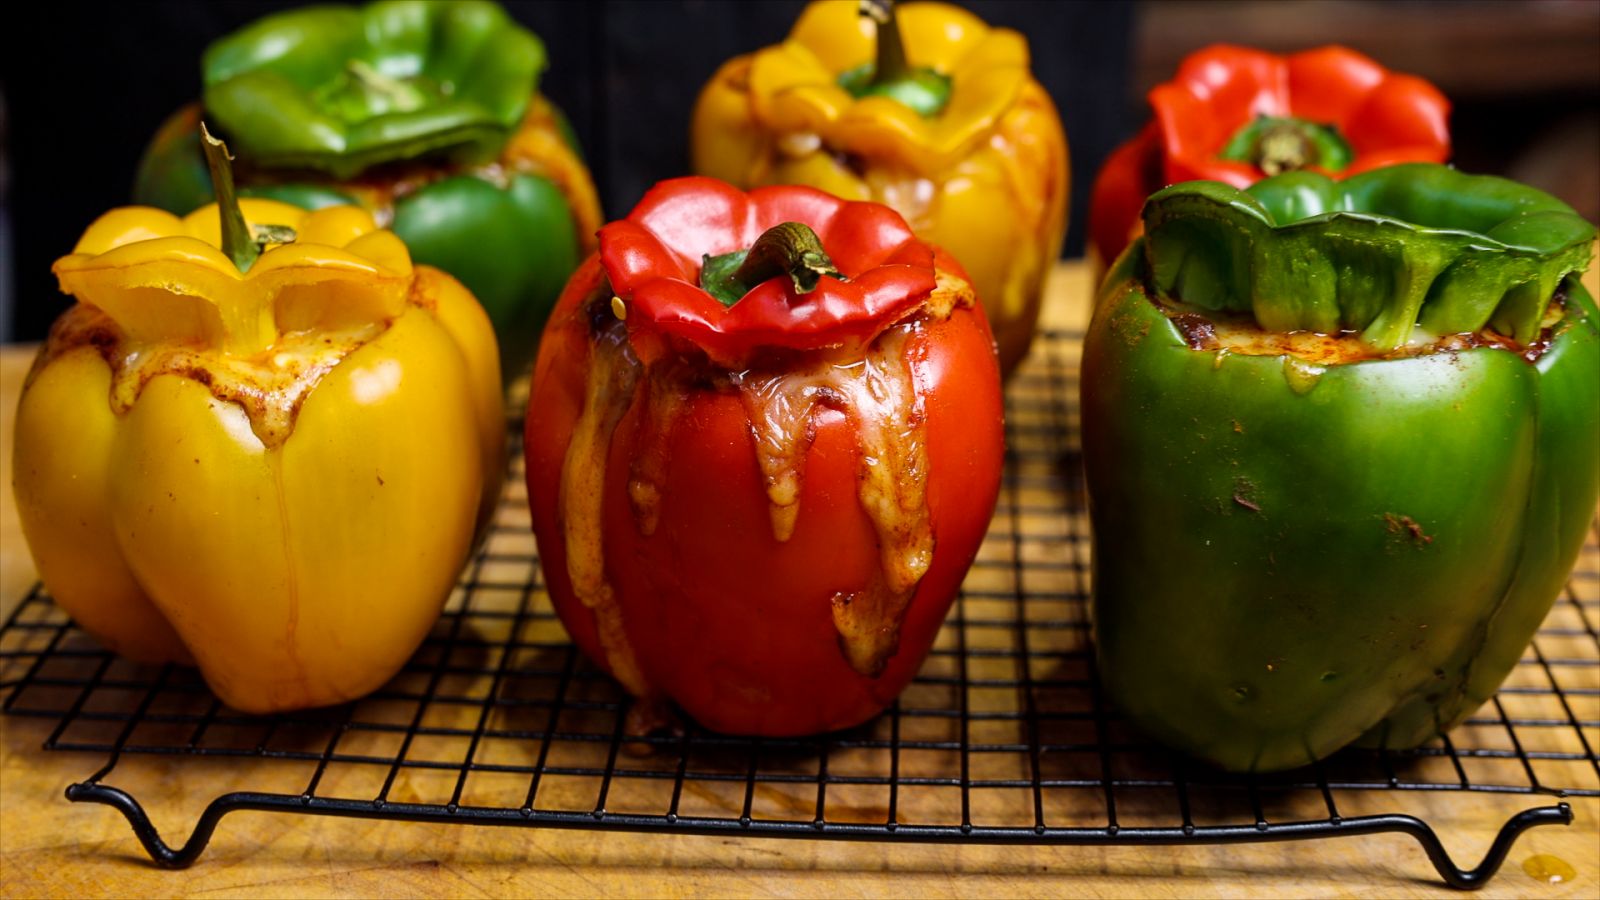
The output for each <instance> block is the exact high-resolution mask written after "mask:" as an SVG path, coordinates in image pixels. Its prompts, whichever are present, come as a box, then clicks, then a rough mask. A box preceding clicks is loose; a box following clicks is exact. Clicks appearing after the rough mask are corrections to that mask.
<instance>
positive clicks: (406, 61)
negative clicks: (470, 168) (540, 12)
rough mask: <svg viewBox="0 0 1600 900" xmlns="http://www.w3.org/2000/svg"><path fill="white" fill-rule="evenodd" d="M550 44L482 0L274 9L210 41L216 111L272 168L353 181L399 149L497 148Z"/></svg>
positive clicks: (487, 154) (435, 152)
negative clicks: (321, 174) (363, 171)
mask: <svg viewBox="0 0 1600 900" xmlns="http://www.w3.org/2000/svg"><path fill="white" fill-rule="evenodd" d="M544 65H545V51H544V45H543V44H541V43H540V42H539V39H538V38H537V37H535V36H534V35H533V33H532V32H529V31H527V30H526V29H523V28H521V27H519V26H518V25H517V24H516V23H515V22H513V21H512V20H511V19H510V17H509V16H507V15H506V13H505V11H504V10H502V9H501V8H500V7H499V6H497V5H495V4H494V3H490V2H481V0H466V2H460V3H429V2H425V0H386V2H379V3H372V4H369V5H367V6H364V7H359V8H357V7H348V6H317V7H309V8H306V9H301V10H294V11H291V12H285V13H279V14H277V15H272V16H268V17H266V18H264V19H261V20H259V21H257V22H254V23H252V24H250V25H247V26H245V27H244V28H242V29H240V30H238V31H236V32H234V33H233V34H230V35H228V36H226V37H224V38H222V39H220V40H218V41H217V42H215V43H213V44H212V45H211V46H210V47H208V48H207V49H206V53H205V58H204V60H203V62H202V75H203V79H204V82H205V107H206V114H207V118H208V119H209V120H210V121H212V122H214V123H216V124H217V125H219V126H220V127H221V128H222V129H223V130H224V131H225V132H226V133H227V135H228V137H229V139H230V140H231V141H232V142H233V144H234V145H235V147H236V148H237V149H238V151H239V152H240V154H241V155H242V156H244V157H245V158H246V159H248V160H249V161H250V162H251V163H252V164H253V165H256V166H260V167H266V168H293V169H311V170H315V171H319V172H326V173H328V174H330V175H332V176H333V177H334V178H338V179H344V178H350V177H352V176H354V175H356V174H357V173H359V172H361V171H362V170H364V169H367V168H370V167H372V166H374V165H378V164H380V163H385V162H391V161H394V160H402V159H414V158H417V157H422V156H443V157H447V158H452V159H458V160H461V161H465V162H481V161H485V160H488V159H490V158H492V157H493V156H494V155H495V154H496V153H497V152H499V149H500V147H501V146H502V145H503V144H504V143H505V140H506V138H507V137H508V136H509V135H510V134H511V133H512V131H513V130H514V129H515V128H516V127H517V125H518V123H519V122H521V120H522V116H523V114H524V112H526V110H527V106H528V100H529V97H530V95H531V94H532V92H533V90H534V87H535V85H536V83H537V81H538V76H539V73H540V71H541V70H542V69H543V68H544Z"/></svg>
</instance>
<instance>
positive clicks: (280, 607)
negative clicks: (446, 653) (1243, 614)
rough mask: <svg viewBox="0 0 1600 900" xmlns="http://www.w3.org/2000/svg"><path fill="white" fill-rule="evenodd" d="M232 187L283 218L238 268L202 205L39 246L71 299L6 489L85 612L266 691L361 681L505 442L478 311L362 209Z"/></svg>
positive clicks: (312, 696) (21, 422) (314, 701)
mask: <svg viewBox="0 0 1600 900" xmlns="http://www.w3.org/2000/svg"><path fill="white" fill-rule="evenodd" d="M241 206H242V211H243V217H244V220H245V221H247V222H248V223H249V225H250V226H251V227H256V226H261V225H268V224H270V225H274V226H286V227H288V228H290V229H292V230H293V231H294V236H293V240H292V241H291V242H288V243H280V244H270V245H268V246H267V248H266V249H265V251H264V252H261V253H260V254H259V257H258V258H256V259H255V260H254V262H253V264H250V265H249V266H248V270H247V271H241V269H240V268H238V266H237V265H236V263H235V261H234V260H233V259H231V258H230V255H231V254H230V253H225V252H224V251H223V250H222V249H219V248H220V247H221V246H223V244H224V242H223V241H222V239H221V237H220V232H219V216H218V207H217V206H216V205H211V206H207V207H203V208H201V209H199V210H197V211H195V212H193V213H191V214H190V215H188V216H187V217H185V218H182V219H179V218H177V217H175V216H173V215H172V214H170V213H167V212H165V211H163V210H159V209H154V208H149V207H128V208H122V209H116V210H112V211H111V212H109V213H106V214H105V215H104V216H102V217H101V218H100V219H98V220H97V221H96V222H95V223H94V224H93V225H91V226H90V227H89V229H88V230H87V231H86V232H85V233H84V235H83V237H82V238H81V239H80V240H79V242H78V245H77V247H76V248H75V249H74V251H73V253H72V254H71V255H69V256H66V257H63V258H62V259H61V260H59V261H58V262H57V263H56V265H55V272H56V274H57V275H58V276H59V278H60V281H61V288H62V290H63V291H64V292H66V293H69V294H72V295H73V296H75V297H77V299H78V302H77V304H76V305H74V306H73V307H72V308H70V309H69V310H68V311H67V312H66V313H65V314H63V315H62V316H61V318H60V319H59V320H58V321H57V322H56V324H55V326H54V328H53V329H52V331H51V335H50V339H49V341H48V342H47V343H46V345H45V346H44V348H43V349H42V350H41V351H40V354H39V356H38V358H37V360H36V361H35V363H34V366H33V369H32V371H31V372H30V374H29V376H28V380H27V383H26V384H25V386H24V388H23V392H22V399H21V403H20V405H19V407H18V411H17V420H16V444H15V457H14V459H15V479H14V488H15V491H16V498H17V510H18V513H19V516H20V517H21V521H22V526H23V531H24V533H25V534H26V536H27V539H28V545H29V548H30V550H31V551H32V553H33V557H34V560H35V562H36V563H37V565H38V569H39V572H40V575H41V577H42V578H43V580H44V583H45V585H46V586H47V587H48V588H49V590H50V592H51V594H52V596H54V598H55V599H56V601H57V602H58V603H60V604H61V606H62V607H63V608H64V609H66V610H67V612H69V613H70V614H71V615H72V617H73V619H74V620H76V621H77V623H78V624H79V625H80V626H81V627H82V628H83V629H84V630H85V631H87V632H88V633H89V634H91V635H92V636H94V637H95V638H96V639H98V640H99V641H100V642H101V643H102V644H103V645H104V646H106V647H107V648H109V649H111V650H113V651H115V652H117V653H118V654H121V655H123V656H125V657H128V658H129V659H133V660H136V661H139V662H146V663H158V662H168V661H172V662H182V663H190V662H192V663H196V664H198V665H199V667H200V670H201V673H202V674H203V675H204V676H205V679H206V682H207V683H208V684H209V685H210V686H211V688H212V690H213V691H215V693H216V694H217V696H219V697H220V698H221V699H222V700H223V701H224V702H226V703H227V704H228V705H229V706H230V707H232V708H234V709H238V710H242V711H245V712H252V713H265V712H273V711H278V710H287V709H298V708H302V707H310V706H322V705H326V704H332V703H339V702H343V701H346V700H350V699H353V698H355V697H359V696H361V695H363V694H365V693H367V692H369V691H371V690H373V689H374V688H376V687H378V686H379V685H381V684H382V683H383V682H384V681H386V680H387V679H388V678H389V677H390V676H392V675H393V674H394V673H395V672H396V671H397V670H398V669H399V668H400V666H401V665H402V664H403V663H404V662H405V660H406V659H407V658H409V657H410V655H411V653H412V651H413V650H415V648H416V647H417V645H418V644H419V643H420V642H421V641H422V639H423V637H424V636H425V635H426V633H427V631H428V629H429V628H430V627H431V625H432V624H433V622H434V620H435V619H436V618H437V616H438V614H439V610H440V608H441V607H442V605H443V602H444V600H445V598H446V597H447V596H448V595H449V592H450V589H451V586H452V585H453V584H454V581H455V578H456V575H457V573H458V571H459V570H460V566H461V564H462V563H463V562H464V560H465V558H466V556H467V553H468V549H469V547H470V544H471V542H472V538H473V532H474V528H475V523H477V522H479V521H481V519H482V518H483V516H484V514H485V513H486V512H487V510H488V509H489V508H490V506H491V504H492V501H493V498H494V496H495V495H496V493H497V487H498V485H499V478H500V474H499V473H500V471H501V462H502V459H503V453H504V449H503V447H504V441H503V434H502V431H501V428H502V424H501V423H502V418H501V413H500V374H499V370H498V365H497V362H496V357H495V348H494V335H493V332H492V331H491V329H490V327H489V322H488V319H487V317H486V316H485V315H484V313H483V310H482V308H481V307H480V306H479V305H478V304H477V302H476V301H475V300H474V299H473V298H472V295H471V294H470V293H468V292H467V291H466V290H465V289H464V288H463V287H462V286H461V285H460V283H458V282H457V281H456V280H455V279H453V278H451V277H450V276H449V275H446V274H445V273H443V272H440V271H438V270H436V269H432V268H429V267H427V266H414V265H413V264H412V262H411V259H410V256H409V255H408V253H407V252H406V248H405V245H404V244H402V243H401V242H400V240H399V239H398V238H396V237H395V236H394V235H393V234H392V233H390V232H388V231H383V230H380V229H378V228H377V227H376V226H375V224H374V222H373V219H372V216H371V215H370V214H369V213H367V212H366V211H365V210H361V209H358V208H355V207H348V206H345V207H329V208H326V209H322V210H319V211H316V212H306V211H304V210H302V209H300V208H298V207H293V206H289V205H287V204H283V203H278V202H275V201H269V200H244V201H242V203H241ZM284 236H285V235H282V234H279V235H277V236H276V238H275V239H276V240H283V238H284Z"/></svg>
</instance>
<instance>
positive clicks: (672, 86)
mask: <svg viewBox="0 0 1600 900" xmlns="http://www.w3.org/2000/svg"><path fill="white" fill-rule="evenodd" d="M295 5H300V4H298V3H294V2H287V0H223V2H211V3H201V2H195V0H190V2H177V0H155V2H144V3H123V4H116V5H113V4H105V3H84V2H78V0H54V2H46V3H39V4H17V5H15V6H12V7H10V10H11V11H8V12H7V13H5V14H4V17H3V18H0V340H36V339H38V338H40V337H42V336H43V334H44V332H45V329H46V328H47V327H48V325H49V322H50V321H51V320H52V319H53V318H54V317H55V316H56V315H57V314H58V313H59V312H60V311H61V310H62V309H63V308H64V307H65V304H66V298H64V297H62V296H61V295H60V294H58V293H57V291H56V288H55V280H54V278H53V277H52V276H51V275H50V263H51V262H52V261H53V260H54V259H55V258H56V257H58V256H60V255H62V254H64V253H67V252H70V251H71V248H72V245H73V243H74V242H75V241H76V239H77V237H78V235H79V234H80V233H81V232H82V230H83V228H84V227H85V226H86V225H88V223H89V222H90V221H92V220H93V219H94V218H95V216H97V215H99V214H100V213H102V212H104V211H105V210H106V209H108V208H110V207H112V206H116V205H119V204H122V203H126V202H127V200H128V192H129V189H130V186H131V183H132V180H133V172H134V166H135V164H136V162H137V160H138V158H139V154H140V152H141V150H142V149H143V147H144V144H145V142H146V141H147V140H148V139H149V136H150V134H151V133H152V132H153V131H154V129H155V127H156V125H157V124H158V123H159V122H160V121H161V120H162V119H163V118H164V117H165V116H166V115H167V114H168V113H170V112H171V111H172V110H173V109H175V108H176V107H178V106H179V105H181V104H183V103H185V102H187V101H189V100H191V99H193V98H194V97H195V96H196V95H197V94H198V92H199V75H198V66H199V57H200V53H201V50H202V49H203V48H204V47H205V45H206V44H207V43H208V42H209V41H211V40H212V39H214V38H216V37H218V36H220V35H222V34H224V33H226V32H228V31H229V30H231V29H233V28H236V27H238V26H240V25H242V24H244V23H246V22H248V21H250V20H252V19H254V18H257V17H258V16H261V15H263V14H265V13H267V12H271V11H273V10H276V9H281V8H285V7H289V6H295ZM506 5H507V6H508V7H509V8H510V10H511V12H512V14H513V15H514V16H515V17H516V18H517V19H519V20H520V21H522V22H523V23H525V24H526V25H528V26H529V27H530V28H532V29H533V30H534V31H535V32H537V33H538V34H539V36H540V37H541V38H543V40H544V42H545V45H546V47H547V49H548V51H549V56H550V65H549V69H548V71H547V72H546V73H545V75H544V77H543V79H542V81H541V89H542V90H543V91H544V92H545V93H546V94H547V95H549V96H550V97H551V99H552V100H554V101H555V102H556V103H557V104H558V105H560V106H561V107H562V108H563V109H565V110H566V111H567V113H568V115H569V116H570V117H571V119H572V122H573V125H574V127H575V128H576V130H577V131H578V135H579V138H580V139H581V140H582V142H583V145H584V148H585V151H586V155H587V158H588V161H589V164H590V166H591V168H592V169H593V171H594V176H595V181H596V183H597V184H598V186H599V189H600V196H601V201H602V203H603V204H604V206H605V211H606V214H607V216H608V217H615V216H619V215H622V214H625V213H626V212H627V210H628V209H629V208H630V207H631V206H632V205H633V203H634V202H635V201H636V200H637V199H638V198H639V196H640V195H641V194H642V193H643V192H644V190H645V188H647V187H648V186H649V185H650V184H652V183H654V182H655V181H658V180H660V179H662V178H668V177H672V176H675V175H680V174H683V173H685V172H686V171H687V169H688V156H687V131H688V121H689V113H690V109H691V108H692V106H693V103H694V99H695V96H696V95H697V94H698V92H699V90H700V88H701V86H702V85H704V83H705V81H706V79H707V78H709V77H710V75H711V74H712V72H713V71H714V70H715V69H716V67H717V66H718V65H719V64H720V63H721V62H722V61H723V60H725V59H726V58H728V57H730V56H733V55H736V54H739V53H746V52H749V51H752V50H755V49H757V48H759V47H762V46H765V45H767V44H772V43H775V42H777V41H779V40H781V39H782V38H783V36H784V35H785V34H786V33H787V32H788V29H789V26H790V24H791V23H792V22H793V21H794V18H795V16H796V15H797V14H798V13H799V11H800V9H801V8H802V7H803V5H804V3H803V2H801V0H745V2H730V0H687V2H668V0H650V2H647V0H604V2H588V3H583V2H520V3H519V2H510V3H507V4H506ZM963 5H964V6H966V7H967V8H969V9H971V10H972V11H973V12H975V13H977V14H978V15H979V16H981V17H982V18H984V19H985V20H987V21H988V22H989V23H990V24H993V25H1002V26H1007V27H1011V28H1016V29H1018V30H1020V31H1022V32H1023V33H1024V34H1025V35H1026V36H1027V37H1028V39H1029V42H1030V44H1031V47H1032V52H1033V67H1034V73H1035V75H1036V77H1037V78H1038V79H1039V81H1040V82H1042V83H1043V84H1044V86H1045V88H1046V89H1047V90H1049V92H1050V94H1051V95H1052V96H1053V97H1054V98H1055V101H1056V104H1057V106H1058V107H1059V108H1060V110H1061V113H1062V117H1063V119H1064V122H1065V125H1066V130H1067V135H1068V140H1069V143H1070V145H1071V152H1072V212H1071V220H1070V231H1069V235H1068V239H1067V246H1066V251H1065V252H1066V254H1067V255H1069V256H1075V255H1078V254H1079V253H1081V252H1082V247H1083V237H1082V235H1083V225H1084V208H1085V204H1086V201H1087V199H1088V194H1089V186H1090V184H1091V183H1092V181H1093V177H1094V173H1095V171H1096V169H1097V168H1098V167H1099V165H1100V162H1101V161H1102V160H1103V159H1104V157H1105V155H1106V154H1107V153H1108V152H1109V151H1110V149H1111V148H1112V147H1113V146H1115V145H1116V143H1118V142H1120V141H1121V140H1124V139H1126V138H1127V137H1129V136H1130V135H1131V134H1132V133H1133V132H1134V131H1135V130H1136V129H1137V127H1138V125H1139V124H1140V123H1141V122H1142V121H1144V119H1145V117H1146V114H1147V113H1146V109H1145V107H1144V103H1143V99H1142V98H1143V94H1144V92H1145V91H1147V90H1148V89H1149V88H1150V87H1151V86H1152V85H1154V84H1156V83H1158V82H1160V81H1162V80H1164V79H1165V78H1167V77H1169V76H1170V74H1171V72H1172V71H1173V69H1174V68H1175V67H1176V65H1177V63H1178V61H1179V60H1180V59H1181V58H1182V57H1183V56H1184V55H1185V54H1187V53H1189V52H1190V51H1192V50H1194V49H1197V48H1199V47H1201V46H1205V45H1206V44H1210V43H1214V42H1218V41H1228V42H1232V43H1242V44H1248V45H1253V46H1259V47H1262V48H1265V49H1270V50H1277V51H1289V50H1296V49H1303V48H1306V47H1311V46H1318V45H1321V44H1326V43H1335V42H1337V43H1344V44H1347V45H1349V46H1352V47H1355V48H1357V49H1360V50H1363V51H1365V52H1367V53H1370V54H1371V55H1373V56H1374V57H1376V58H1377V59H1378V61H1379V62H1381V63H1383V64H1385V65H1388V66H1390V67H1392V68H1398V69H1403V70H1406V71H1410V72H1414V73H1416V74H1419V75H1422V76H1423V77H1426V78H1429V79H1430V80H1433V81H1434V82H1435V83H1436V84H1438V85H1439V86H1440V87H1441V88H1442V89H1443V90H1444V91H1445V92H1446V93H1447V94H1448V95H1450V96H1451V98H1452V100H1453V102H1454V103H1455V111H1454V114H1453V116H1452V129H1453V131H1454V134H1455V141H1456V147H1457V151H1456V161H1457V163H1458V164H1459V165H1460V166H1461V167H1462V168H1464V169H1467V170H1469V171H1481V172H1496V173H1501V174H1509V175H1512V176H1513V177H1518V178H1521V179H1523V180H1527V181H1530V182H1533V183H1535V184H1538V185H1540V186H1542V187H1544V188H1546V189H1547V190H1552V191H1554V192H1556V193H1557V194H1558V195H1560V196H1562V198H1563V199H1565V200H1567V202H1569V203H1572V204H1574V205H1575V206H1577V207H1578V208H1579V210H1580V211H1581V212H1583V213H1584V214H1585V215H1587V216H1588V217H1589V218H1590V219H1595V218H1596V217H1600V174H1597V173H1600V2H1596V0H1526V2H1523V0H1516V2H1500V0H1483V2H1475V0H1404V2H1388V3H1385V2H1377V0H1306V2H1275V0H1231V2H1230V0H1194V2H1142V3H1128V2H1109V0H1107V2H1087V0H1086V2H1066V0H1056V2H1049V0H965V2H963Z"/></svg>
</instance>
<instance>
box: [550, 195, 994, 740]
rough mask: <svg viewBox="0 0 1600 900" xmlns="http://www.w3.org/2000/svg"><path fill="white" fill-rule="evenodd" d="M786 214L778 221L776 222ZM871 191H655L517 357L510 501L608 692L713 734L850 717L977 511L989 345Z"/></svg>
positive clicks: (894, 671)
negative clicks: (529, 361)
mask: <svg viewBox="0 0 1600 900" xmlns="http://www.w3.org/2000/svg"><path fill="white" fill-rule="evenodd" d="M796 223H798V224H796ZM975 300H976V298H975V296H974V292H973V290H972V287H971V284H970V283H969V281H968V279H967V276H966V274H965V273H964V272H963V271H962V269H961V268H960V266H959V265H958V264H956V262H955V261H954V260H953V259H951V258H950V257H949V256H947V255H946V254H944V253H943V252H942V251H939V250H937V249H935V248H933V247H931V246H930V245H928V244H926V243H923V242H922V241H920V240H918V239H917V238H916V237H915V236H914V235H913V233H912V232H911V230H910V228H909V227H908V226H907V225H906V223H905V221H904V220H903V219H901V218H900V216H899V215H898V214H897V213H895V212H893V211H892V210H890V209H889V208H888V207H885V206H880V205H878V204H873V203H859V202H854V203H853V202H846V201H844V200H840V199H838V198H836V197H833V196H831V195H829V194H825V193H823V192H821V191H818V190H814V189H811V188H803V187H775V188H762V189H758V190H755V191H752V192H750V193H748V194H746V193H744V192H741V191H739V190H737V189H736V188H733V187H731V186H729V185H727V184H724V183H722V182H720V181H716V180H713V179H709V178H681V179H677V180H674V181H668V182H665V183H663V184H660V185H657V186H656V187H655V188H654V189H652V190H651V191H650V192H649V193H648V194H646V195H645V198H644V200H643V201H642V202H641V203H640V204H639V206H638V208H636V209H635V210H634V211H633V212H632V213H631V214H630V215H629V216H628V218H627V219H625V220H623V221H620V222H613V223H611V224H609V225H607V226H605V228H603V229H602V230H601V232H600V252H599V253H598V254H596V255H595V256H593V257H591V258H590V259H589V260H588V261H587V262H586V263H585V264H584V265H583V266H582V267H581V268H580V269H579V271H578V272H577V274H576V275H574V276H573V278H572V280H571V281H570V282H569V283H568V285H567V288H566V291H565V292H564V293H563V295H562V297H561V299H560V301H559V302H558V303H557V306H556V310H555V313H554V314H553V316H552V317H551V320H550V324H549V326H548V327H547V328H546V331H545V336H544V340H543V342H542V343H541V345H540V349H539V360H538V363H537V365H536V367H535V370H534V380H533V385H532V390H531V395H530V400H529V407H528V418H527V435H526V437H527V440H526V450H527V464H528V465H527V474H528V496H529V501H530V504H531V507H532V513H533V529H534V533H535V534H536V535H537V537H538V541H539V549H540V557H541V559H542V562H543V565H544V572H545V580H546V583H547V584H548V585H549V590H550V596H551V598H552V600H553V602H554V605H555V608H556V611H557V613H558V614H559V615H560V617H561V619H562V621H563V622H564V623H565V624H566V626H567V629H568V631H569V632H571V634H572V636H573V639H574V640H575V641H576V642H577V644H578V646H579V647H581V648H582V649H583V650H584V652H585V653H586V654H588V656H589V657H590V658H591V659H593V660H595V661H596V662H598V663H599V664H600V665H602V666H603V667H605V668H606V670H607V671H609V672H610V673H611V674H613V675H614V676H615V677H616V678H617V680H618V681H620V682H621V683H622V685H623V686H624V687H625V688H627V689H628V690H629V691H630V692H631V693H633V694H634V695H635V696H637V697H640V698H641V699H642V700H644V701H646V702H644V703H642V704H640V705H639V706H637V707H636V711H639V712H641V713H650V715H648V716H646V717H643V718H641V717H638V716H636V717H635V718H634V720H633V722H632V723H631V725H630V728H632V729H634V730H641V729H644V728H647V727H648V726H649V724H650V722H651V721H652V720H653V719H654V712H656V711H659V709H660V707H661V706H662V705H663V703H664V702H666V701H671V702H675V703H676V704H677V705H678V706H679V707H681V708H682V709H683V710H684V711H686V712H687V713H688V714H690V715H691V716H693V717H694V718H695V719H697V720H698V721H699V722H701V723H702V724H704V725H706V726H708V727H710V728H713V729H716V730H719V731H727V732H736V733H744V734H761V735H794V734H806V733H812V732H819V731H828V730H833V729H838V728H844V727H848V726H851V725H854V724H856V723H859V722H861V721H864V720H866V719H868V718H870V717H871V716H873V715H875V714H877V713H878V712H879V711H880V710H882V709H883V708H884V707H885V706H886V705H888V704H889V703H890V702H892V701H893V699H894V698H895V696H896V695H898V694H899V692H900V691H901V690H902V689H903V688H904V687H905V685H906V684H907V683H908V682H909V681H910V679H911V677H912V676H913V675H914V674H915V673H916V671H917V669H918V668H919V667H920V665H921V663H922V660H923V658H924V657H925V656H926V655H927V652H928V649H929V647H930V646H931V645H932V642H933V639H934V635H935V634H936V633H937V631H938V629H939V625H940V623H941V622H942V620H943V619H944V615H945V613H946V611H947V610H948V609H949V606H950V603H951V602H952V600H953V599H954V597H955V594H956V591H957V589H958V587H959V586H960V583H961V581H962V579H963V577H964V576H965V574H966V571H967V569H968V567H969V566H970V565H971V563H972V560H973V558H974V556H975V555H976V553H977V549H978V545H979V543H980V542H981V540H982V538H983V534H984V532H985V531H986V529H987V527H988V522H989V517H990V515H991V513H992V512H993V509H994V503H995V499H996V496H997V493H998V490H999V479H1000V466H1001V460H1002V456H1003V431H1002V422H1001V397H1000V374H999V366H998V364H997V361H996V357H995V351H994V343H993V337H992V336H991V334H990V331H989V326H988V323H987V321H986V320H985V319H984V316H983V311H982V309H981V307H979V306H978V305H977V304H976V302H975Z"/></svg>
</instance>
